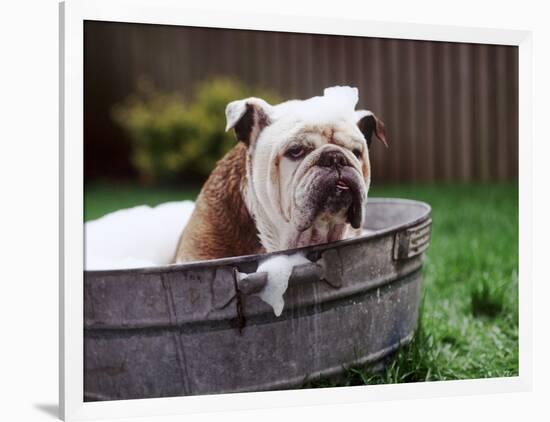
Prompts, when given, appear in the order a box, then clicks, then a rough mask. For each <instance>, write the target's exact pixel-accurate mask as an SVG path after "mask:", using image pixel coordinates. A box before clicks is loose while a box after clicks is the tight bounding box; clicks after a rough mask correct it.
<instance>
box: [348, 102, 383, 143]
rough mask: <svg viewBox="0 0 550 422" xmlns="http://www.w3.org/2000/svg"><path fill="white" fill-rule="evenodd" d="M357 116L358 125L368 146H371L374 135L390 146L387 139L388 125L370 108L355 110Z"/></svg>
mask: <svg viewBox="0 0 550 422" xmlns="http://www.w3.org/2000/svg"><path fill="white" fill-rule="evenodd" d="M355 115H356V116H357V126H359V130H360V131H361V133H362V134H363V136H364V137H365V139H366V141H367V146H369V147H370V144H371V142H372V137H373V135H374V136H376V137H377V138H378V139H379V140H380V141H382V143H383V144H384V145H385V146H386V148H388V142H387V141H386V127H385V126H384V122H383V121H382V120H380V119H379V118H378V117H376V116H375V115H374V113H372V112H371V111H368V110H359V111H356V112H355Z"/></svg>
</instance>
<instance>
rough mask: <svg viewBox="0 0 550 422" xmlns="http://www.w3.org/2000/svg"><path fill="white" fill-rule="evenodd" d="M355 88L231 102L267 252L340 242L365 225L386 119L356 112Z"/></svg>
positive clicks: (249, 196)
mask: <svg viewBox="0 0 550 422" xmlns="http://www.w3.org/2000/svg"><path fill="white" fill-rule="evenodd" d="M357 101H358V93H357V89H356V88H350V87H333V88H327V89H325V91H324V95H323V96H321V97H313V98H310V99H308V100H304V101H299V100H293V101H287V102H285V103H281V104H278V105H275V106H273V105H270V104H268V103H267V102H265V101H264V100H262V99H260V98H247V99H243V100H239V101H233V102H231V103H229V104H228V105H227V108H226V117H227V130H229V129H231V128H234V129H235V133H236V136H237V139H238V140H239V141H242V142H244V143H245V144H246V145H247V148H248V156H247V183H246V185H245V187H244V190H243V196H244V199H245V202H246V204H247V207H248V209H249V211H250V213H251V215H252V216H253V218H254V220H255V222H256V226H257V228H258V232H259V235H260V240H261V241H262V244H263V245H264V247H265V248H266V250H267V251H274V250H280V249H287V248H291V247H300V246H307V245H311V244H316V243H323V242H327V241H334V240H339V239H342V238H344V237H345V236H346V231H347V230H348V229H349V228H350V227H352V228H354V229H359V228H360V227H361V226H362V223H363V211H364V206H365V203H366V199H367V192H368V189H369V184H370V174H371V171H370V163H369V147H370V144H371V141H372V138H373V136H376V137H377V138H378V139H380V140H381V141H382V142H384V144H386V140H385V133H384V125H383V123H382V122H381V121H380V120H379V119H377V118H376V117H375V115H374V114H373V113H371V112H370V111H366V110H355V106H356V104H357Z"/></svg>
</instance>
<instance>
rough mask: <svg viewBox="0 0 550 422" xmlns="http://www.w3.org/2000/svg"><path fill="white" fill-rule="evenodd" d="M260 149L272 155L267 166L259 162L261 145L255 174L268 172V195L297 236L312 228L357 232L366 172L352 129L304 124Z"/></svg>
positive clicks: (362, 148) (361, 144) (363, 150)
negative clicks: (348, 226)
mask: <svg viewBox="0 0 550 422" xmlns="http://www.w3.org/2000/svg"><path fill="white" fill-rule="evenodd" d="M266 135H267V136H269V132H267V131H266ZM267 136H266V138H267ZM264 145H265V147H266V148H265V149H270V150H271V152H270V153H269V158H268V160H267V162H265V161H264V162H263V163H261V162H260V161H261V160H262V159H264V160H265V158H266V157H267V155H268V154H267V153H266V151H265V149H264V148H262V145H261V144H260V143H258V146H257V148H256V154H255V155H254V156H253V157H252V160H253V161H257V162H258V163H257V167H258V168H259V169H262V168H265V169H269V172H270V175H269V178H268V180H266V181H267V182H268V185H269V186H267V190H268V191H271V197H272V198H273V199H274V204H276V203H277V204H279V207H280V210H279V211H280V213H281V215H282V216H283V218H284V220H285V221H286V222H288V223H289V224H291V225H292V227H294V228H295V229H296V230H297V231H298V232H303V231H305V230H308V229H310V228H311V227H312V226H314V225H317V226H318V229H319V230H323V229H325V230H329V229H330V228H331V227H328V226H335V225H344V224H348V223H349V224H351V226H352V227H354V228H359V227H360V226H361V223H362V214H363V207H364V205H365V201H366V198H367V191H368V186H369V182H370V168H369V155H368V149H367V144H366V142H365V139H364V137H363V135H362V134H361V132H360V131H359V129H358V128H357V126H356V125H354V124H351V123H348V122H343V121H342V122H338V123H333V124H321V125H309V124H308V125H306V126H303V127H300V128H298V129H297V130H296V131H295V132H294V133H291V134H290V136H288V137H287V138H286V139H282V140H279V141H274V142H272V143H271V145H270V142H269V141H268V142H266V143H265V144H264ZM264 166H265V167H264ZM260 171H261V170H260ZM324 226H326V227H324Z"/></svg>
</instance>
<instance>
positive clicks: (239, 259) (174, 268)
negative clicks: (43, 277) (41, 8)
mask: <svg viewBox="0 0 550 422" xmlns="http://www.w3.org/2000/svg"><path fill="white" fill-rule="evenodd" d="M373 202H374V203H377V204H390V203H399V204H408V205H414V206H417V207H418V208H423V209H424V210H423V212H422V213H421V214H420V216H419V217H417V218H415V219H412V220H410V221H407V222H404V223H401V224H397V225H394V226H389V227H386V228H384V229H381V230H377V231H374V232H372V233H368V234H365V235H360V236H356V237H353V238H350V239H343V240H338V241H335V242H329V243H321V244H318V245H312V246H303V247H301V248H293V249H284V250H280V251H275V252H269V253H261V254H251V255H238V256H232V257H226V258H218V259H210V260H205V261H192V262H186V263H184V264H167V265H158V266H154V267H136V268H116V269H104V270H86V269H85V270H84V271H83V273H84V275H85V276H92V277H101V276H114V275H119V274H130V275H131V274H135V275H140V274H158V273H171V272H179V271H187V270H193V269H197V268H204V267H219V266H228V265H236V266H238V265H239V264H243V263H249V262H254V261H257V262H260V261H262V260H264V259H267V258H270V257H272V256H276V255H293V254H295V253H300V252H304V251H305V252H306V253H307V252H316V251H320V250H325V249H328V248H335V247H339V246H345V245H352V244H355V243H358V242H363V241H365V240H367V239H369V240H370V239H377V238H380V237H384V236H387V235H388V234H395V233H397V232H400V231H403V230H406V229H408V228H411V227H413V226H416V225H418V224H419V223H421V222H424V221H426V220H427V219H429V218H430V216H431V213H432V207H431V206H430V205H429V204H428V203H426V202H423V201H417V200H414V199H402V198H384V197H373V198H368V200H367V205H368V204H369V203H373ZM84 258H85V257H84Z"/></svg>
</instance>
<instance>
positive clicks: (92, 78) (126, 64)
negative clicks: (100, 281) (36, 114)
mask: <svg viewBox="0 0 550 422" xmlns="http://www.w3.org/2000/svg"><path fill="white" fill-rule="evenodd" d="M84 45H85V61H84V64H85V100H84V101H85V112H84V114H85V116H84V124H85V128H84V131H85V134H84V135H85V136H84V142H85V178H86V180H87V181H90V180H94V179H97V178H106V177H114V178H127V177H132V175H133V170H132V168H131V165H130V163H129V161H128V143H127V140H126V138H125V135H124V133H123V132H122V131H121V130H120V129H119V128H117V127H116V126H115V125H114V123H113V122H112V120H111V118H110V113H109V111H110V109H111V107H112V105H113V104H115V103H116V102H119V101H121V100H123V99H124V98H125V97H126V96H127V95H129V94H130V93H131V92H133V91H134V90H135V89H136V84H137V82H138V80H139V79H140V78H142V77H146V78H148V79H149V80H151V81H152V82H153V83H154V84H155V86H157V87H158V88H160V89H163V90H178V91H180V92H182V93H184V94H189V93H190V91H191V90H192V89H193V87H194V86H195V85H196V83H197V82H199V81H201V80H203V79H206V78H209V77H212V76H218V75H229V76H232V77H235V78H238V79H240V80H242V81H244V82H245V83H247V84H251V85H253V86H263V87H267V88H270V89H272V90H274V91H275V92H278V93H279V94H280V95H281V96H282V97H283V98H307V97H310V96H313V95H319V94H321V93H322V90H323V88H324V87H327V86H332V85H352V86H356V87H358V88H359V93H360V94H359V95H360V104H359V106H360V107H361V108H368V109H370V110H372V111H373V112H374V113H375V114H377V115H378V116H379V117H380V118H381V119H382V120H383V121H384V122H385V123H386V128H387V133H388V140H389V143H390V149H389V150H385V149H384V148H383V147H382V146H381V145H374V147H373V148H372V152H371V161H372V166H373V173H374V174H375V175H376V177H375V179H376V181H378V182H432V181H504V180H516V178H517V171H518V50H517V48H516V47H512V46H496V45H482V44H465V43H447V42H430V41H411V40H393V39H382V38H363V37H348V36H332V35H330V36H329V35H309V34H296V33H281V32H260V31H244V30H226V29H209V28H191V27H177V26H163V25H142V24H125V23H107V22H86V24H85V41H84Z"/></svg>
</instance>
